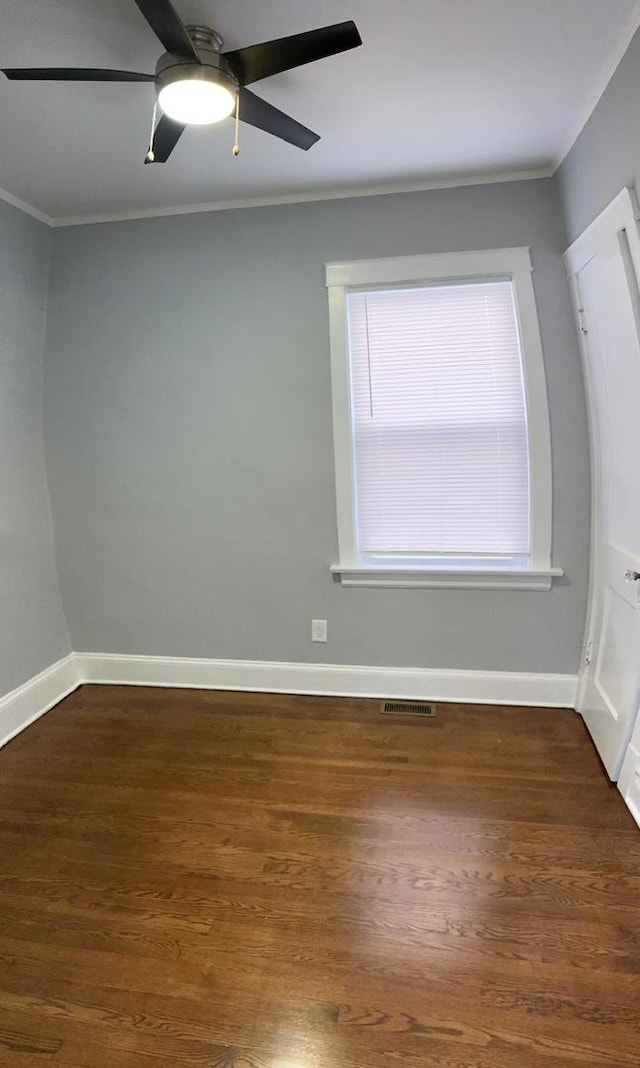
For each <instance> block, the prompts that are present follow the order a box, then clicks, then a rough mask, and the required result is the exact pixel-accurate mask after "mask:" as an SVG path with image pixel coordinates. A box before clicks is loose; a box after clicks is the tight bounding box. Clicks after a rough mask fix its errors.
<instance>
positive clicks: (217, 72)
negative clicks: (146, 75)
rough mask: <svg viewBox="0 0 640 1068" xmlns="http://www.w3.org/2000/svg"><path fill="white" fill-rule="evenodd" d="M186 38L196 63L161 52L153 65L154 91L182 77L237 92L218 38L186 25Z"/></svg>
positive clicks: (204, 30)
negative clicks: (210, 83) (197, 59)
mask: <svg viewBox="0 0 640 1068" xmlns="http://www.w3.org/2000/svg"><path fill="white" fill-rule="evenodd" d="M186 29H187V32H188V34H189V37H190V38H191V40H192V41H193V44H194V47H195V49H196V52H197V53H198V58H199V59H200V62H199V63H194V62H193V61H192V60H189V59H185V58H184V56H177V55H174V54H173V53H172V52H165V53H164V55H162V56H161V57H160V59H159V60H158V63H157V64H156V91H157V92H158V93H160V91H161V90H162V89H164V87H165V86H167V85H171V84H172V83H173V82H178V81H182V80H183V79H186V78H194V79H201V80H202V81H207V82H215V83H216V84H217V85H223V86H225V88H227V89H228V90H229V91H230V92H231V93H233V95H234V96H235V94H236V93H237V92H238V79H237V78H236V77H235V75H234V74H233V71H232V70H231V67H230V66H229V64H228V63H227V61H226V60H225V58H224V56H222V55H221V54H220V53H221V49H222V46H223V41H222V37H220V34H218V33H216V31H215V30H212V29H209V27H207V26H187V27H186Z"/></svg>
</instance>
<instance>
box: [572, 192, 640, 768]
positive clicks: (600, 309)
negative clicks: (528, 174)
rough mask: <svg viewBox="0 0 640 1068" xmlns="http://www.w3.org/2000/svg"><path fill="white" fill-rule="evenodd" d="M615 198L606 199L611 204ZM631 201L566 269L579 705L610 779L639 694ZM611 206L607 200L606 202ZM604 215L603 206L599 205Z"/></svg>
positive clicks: (638, 437)
mask: <svg viewBox="0 0 640 1068" xmlns="http://www.w3.org/2000/svg"><path fill="white" fill-rule="evenodd" d="M614 203H615V202H614ZM630 205H631V201H630V199H629V200H628V206H627V209H626V210H625V208H624V205H622V208H623V210H622V211H619V210H618V211H615V212H613V213H612V215H611V217H610V218H609V220H608V223H607V222H606V221H605V223H604V224H603V225H602V226H600V228H599V230H597V232H596V233H591V235H590V240H589V246H590V247H589V255H588V257H586V258H585V260H584V262H583V263H582V264H580V265H579V266H578V269H577V270H576V272H575V282H574V293H575V294H576V296H577V299H578V301H579V308H580V312H581V314H582V316H583V318H582V328H583V335H584V341H583V357H584V364H585V379H586V386H587V391H588V394H589V402H590V403H589V408H590V413H591V424H592V427H591V429H592V437H593V449H592V464H593V472H592V474H593V483H594V492H595V494H596V502H597V505H596V508H595V510H594V522H595V530H594V546H593V557H592V568H593V569H594V575H593V581H592V597H591V600H592V604H591V622H590V635H589V637H590V646H591V647H592V653H591V656H590V657H589V658H588V659H589V661H590V662H589V663H588V665H587V667H586V670H585V677H584V679H583V687H582V700H581V707H580V711H581V712H582V715H583V716H584V719H585V723H586V724H587V727H588V729H589V731H590V732H591V735H592V737H593V740H594V742H595V744H596V746H597V749H598V751H599V753H600V756H601V757H602V761H603V763H604V765H605V767H606V769H607V772H608V773H609V775H610V776H611V778H613V779H615V778H617V776H618V773H619V770H620V766H621V763H622V760H623V757H624V753H625V749H626V746H627V744H628V742H629V738H630V736H631V732H632V730H633V725H634V722H635V718H636V714H637V710H638V703H639V701H640V582H636V581H633V578H632V577H631V575H630V573H633V572H635V571H640V471H639V466H638V459H639V458H640V420H639V418H638V398H640V331H639V323H640V315H639V310H640V293H639V290H638V282H637V275H636V270H635V265H634V260H636V259H637V262H639V263H640V238H639V235H638V228H637V224H636V222H635V219H634V215H633V212H632V211H631V210H630ZM612 207H613V205H612ZM605 214H606V213H605Z"/></svg>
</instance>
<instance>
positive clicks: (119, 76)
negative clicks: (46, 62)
mask: <svg viewBox="0 0 640 1068" xmlns="http://www.w3.org/2000/svg"><path fill="white" fill-rule="evenodd" d="M2 73H3V74H6V76H7V78H9V80H10V81H14V82H154V81H155V78H154V76H153V74H136V72H135V71H132V70H92V69H91V68H84V67H6V68H4V69H3V70H2Z"/></svg>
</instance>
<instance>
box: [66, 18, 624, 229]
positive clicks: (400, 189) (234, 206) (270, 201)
mask: <svg viewBox="0 0 640 1068" xmlns="http://www.w3.org/2000/svg"><path fill="white" fill-rule="evenodd" d="M639 2H640V0H639ZM552 175H553V171H552V169H551V168H550V167H543V168H539V169H537V170H529V171H508V172H504V173H500V174H487V175H474V176H469V177H464V178H442V179H435V180H433V181H424V182H409V183H389V184H388V185H371V186H357V187H354V188H350V189H334V190H330V191H326V190H325V191H322V190H318V191H316V192H311V193H291V194H285V195H283V196H270V197H255V198H245V199H242V200H218V201H212V202H210V203H205V204H185V205H179V204H178V205H172V206H169V207H163V208H145V209H140V210H138V211H125V212H107V213H105V214H98V215H78V216H65V217H61V218H56V219H53V220H52V221H51V225H52V226H53V227H55V228H56V229H58V228H62V227H66V226H89V225H95V224H96V223H113V222H129V221H131V220H134V219H157V218H163V217H166V216H170V215H196V214H201V213H207V212H212V211H236V210H238V209H242V208H265V207H273V206H278V205H281V204H310V203H313V202H315V201H321V200H348V199H351V198H356V197H377V196H388V195H391V194H393V193H423V192H428V191H429V190H433V189H457V188H460V187H462V186H474V185H495V184H500V183H503V182H526V181H531V180H532V179H536V178H551V177H552Z"/></svg>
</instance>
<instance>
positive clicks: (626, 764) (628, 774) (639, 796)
mask: <svg viewBox="0 0 640 1068" xmlns="http://www.w3.org/2000/svg"><path fill="white" fill-rule="evenodd" d="M618 789H619V791H620V793H621V794H622V796H623V798H624V801H625V804H626V806H627V808H628V809H629V812H630V813H631V815H632V816H633V818H634V820H635V821H636V823H637V824H638V827H640V749H637V748H636V746H635V745H633V743H631V742H630V743H629V745H628V746H627V752H626V754H625V758H624V761H623V763H622V770H621V771H620V778H619V779H618Z"/></svg>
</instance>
